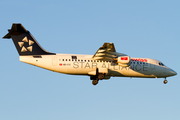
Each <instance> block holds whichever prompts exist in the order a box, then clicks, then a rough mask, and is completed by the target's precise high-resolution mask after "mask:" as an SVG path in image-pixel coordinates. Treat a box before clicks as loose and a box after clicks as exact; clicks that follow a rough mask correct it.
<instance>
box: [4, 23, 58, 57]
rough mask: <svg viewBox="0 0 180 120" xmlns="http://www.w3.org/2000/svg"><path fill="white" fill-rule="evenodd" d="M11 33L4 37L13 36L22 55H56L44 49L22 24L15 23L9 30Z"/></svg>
mask: <svg viewBox="0 0 180 120" xmlns="http://www.w3.org/2000/svg"><path fill="white" fill-rule="evenodd" d="M8 31H9V33H8V34H6V35H5V36H4V37H3V38H7V39H10V38H12V40H13V42H14V45H15V46H16V49H17V51H18V53H19V55H20V56H22V55H54V54H55V53H50V52H48V51H46V50H44V49H43V48H42V47H41V46H40V45H39V44H38V42H37V41H36V40H35V39H34V37H33V36H32V35H31V33H30V32H29V31H27V30H26V29H25V28H24V27H23V26H22V25H21V24H19V23H14V24H13V25H12V28H11V29H10V30H8Z"/></svg>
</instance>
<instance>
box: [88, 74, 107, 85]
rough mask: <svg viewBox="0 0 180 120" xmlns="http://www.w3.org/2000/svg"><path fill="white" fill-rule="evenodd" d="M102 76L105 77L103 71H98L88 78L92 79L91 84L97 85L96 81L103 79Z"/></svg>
mask: <svg viewBox="0 0 180 120" xmlns="http://www.w3.org/2000/svg"><path fill="white" fill-rule="evenodd" d="M104 77H105V74H104V73H99V74H98V75H96V76H91V77H90V79H91V80H93V81H92V84H93V85H97V84H98V82H99V80H102V79H104Z"/></svg>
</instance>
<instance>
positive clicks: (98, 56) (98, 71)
mask: <svg viewBox="0 0 180 120" xmlns="http://www.w3.org/2000/svg"><path fill="white" fill-rule="evenodd" d="M8 31H9V32H8V33H7V34H6V35H5V36H4V37H3V38H6V39H10V38H12V40H13V42H14V45H15V47H16V49H17V51H18V53H19V59H20V61H21V62H24V63H27V64H31V65H34V66H37V67H41V68H44V69H47V70H50V71H53V72H58V73H64V74H70V75H86V76H89V77H90V80H92V84H93V85H97V84H98V82H99V80H108V79H110V78H111V77H130V78H132V77H139V78H165V80H164V81H163V83H164V84H166V83H167V82H168V81H167V80H166V77H170V76H174V75H177V73H176V72H175V71H174V70H172V69H170V68H168V67H167V66H165V65H164V64H163V63H162V62H160V61H158V60H155V59H151V58H133V57H130V56H128V55H126V54H123V53H118V52H116V49H115V46H114V44H113V43H104V44H103V46H102V47H100V48H99V49H98V50H97V52H96V53H95V54H94V55H80V54H58V53H52V52H48V51H46V50H44V49H43V48H42V47H41V46H40V45H39V44H38V42H37V41H36V40H35V38H34V37H33V36H32V35H31V33H30V32H29V31H28V30H26V29H25V28H24V27H23V25H22V24H20V23H13V24H12V27H11V29H9V30H8Z"/></svg>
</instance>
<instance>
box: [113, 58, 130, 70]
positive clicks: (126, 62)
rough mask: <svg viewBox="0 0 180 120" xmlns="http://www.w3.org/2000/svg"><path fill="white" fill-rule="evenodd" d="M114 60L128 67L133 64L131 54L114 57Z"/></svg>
mask: <svg viewBox="0 0 180 120" xmlns="http://www.w3.org/2000/svg"><path fill="white" fill-rule="evenodd" d="M114 62H115V63H117V64H118V65H119V66H122V67H128V66H130V64H131V58H130V57H129V56H121V57H117V58H114Z"/></svg>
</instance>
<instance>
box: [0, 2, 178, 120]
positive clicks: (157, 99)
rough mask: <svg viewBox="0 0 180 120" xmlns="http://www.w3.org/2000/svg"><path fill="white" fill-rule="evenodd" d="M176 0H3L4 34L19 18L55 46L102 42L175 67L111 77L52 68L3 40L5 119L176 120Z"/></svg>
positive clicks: (0, 110)
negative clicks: (158, 73)
mask: <svg viewBox="0 0 180 120" xmlns="http://www.w3.org/2000/svg"><path fill="white" fill-rule="evenodd" d="M179 4H180V2H179V1H178V0H166V1H162V0H151V1H144V0H136V1H134V0H126V1H124V0H111V1H110V0H91V1H83V0H76V1H74V0H66V1H63V0H51V1H42V0H31V1H27V0H1V1H0V16H1V19H0V21H1V24H0V36H1V37H3V36H4V35H5V34H6V33H7V29H9V28H11V25H12V23H22V24H23V26H24V27H25V28H26V29H27V30H29V31H30V32H31V34H32V35H33V36H34V37H35V38H36V40H37V41H38V42H39V43H40V45H41V46H42V47H43V48H44V49H46V50H48V51H50V52H57V53H72V54H92V55H93V54H94V53H95V52H96V51H97V49H98V48H99V47H100V46H102V45H103V43H104V42H113V43H114V44H115V47H116V50H117V51H118V52H121V53H125V54H127V55H129V56H131V57H142V58H154V59H157V60H160V61H162V62H163V63H164V64H165V65H167V66H168V67H170V68H172V69H173V70H175V71H176V72H177V73H178V75H177V76H174V77H170V78H167V80H168V84H167V85H164V84H163V83H162V82H163V80H164V79H163V78H160V79H152V78H150V79H148V78H132V79H130V78H111V79H110V80H107V81H106V80H104V81H100V83H99V84H98V85H97V86H93V85H92V84H91V81H90V80H89V77H86V76H71V75H64V74H59V73H53V72H51V71H48V70H44V69H41V68H38V67H35V66H31V65H28V64H25V63H22V62H20V61H19V56H18V53H17V51H16V49H15V47H14V45H13V42H12V40H3V39H2V40H0V48H1V50H0V55H1V59H0V63H1V67H0V73H1V75H0V119H1V120H25V119H26V120H72V119H73V120H84V119H86V120H92V119H93V120H100V119H103V120H109V119H113V120H119V119H123V120H132V119H137V120H152V119H154V120H159V119H163V120H170V119H171V120H179V118H180V114H179V113H180V104H179V101H180V95H179V92H180V87H179V84H180V77H179V73H180V70H179V67H180V65H179V59H180V57H179V51H180V47H179V45H180V42H179V39H180V34H179V31H180V15H179V12H180V8H179Z"/></svg>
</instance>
